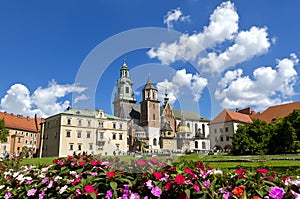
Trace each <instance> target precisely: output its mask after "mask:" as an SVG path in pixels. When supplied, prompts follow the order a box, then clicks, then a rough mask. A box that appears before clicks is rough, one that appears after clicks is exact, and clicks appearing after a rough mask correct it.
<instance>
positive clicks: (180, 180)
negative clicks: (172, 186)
mask: <svg viewBox="0 0 300 199" xmlns="http://www.w3.org/2000/svg"><path fill="white" fill-rule="evenodd" d="M184 181H185V177H184V176H183V175H182V174H178V175H177V176H176V177H175V182H176V183H177V184H182V183H184Z"/></svg>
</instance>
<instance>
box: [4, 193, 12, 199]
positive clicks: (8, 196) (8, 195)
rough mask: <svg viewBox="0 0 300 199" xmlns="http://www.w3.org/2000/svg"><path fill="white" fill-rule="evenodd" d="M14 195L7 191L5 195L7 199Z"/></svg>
mask: <svg viewBox="0 0 300 199" xmlns="http://www.w3.org/2000/svg"><path fill="white" fill-rule="evenodd" d="M11 196H12V193H11V192H7V193H6V194H5V196H4V198H5V199H8V198H10V197H11Z"/></svg>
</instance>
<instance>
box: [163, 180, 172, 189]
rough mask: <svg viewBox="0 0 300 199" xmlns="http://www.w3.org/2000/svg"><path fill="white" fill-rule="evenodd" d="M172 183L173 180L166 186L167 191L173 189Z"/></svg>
mask: <svg viewBox="0 0 300 199" xmlns="http://www.w3.org/2000/svg"><path fill="white" fill-rule="evenodd" d="M172 184H173V181H169V182H167V184H166V186H165V189H166V191H169V190H170V189H172Z"/></svg>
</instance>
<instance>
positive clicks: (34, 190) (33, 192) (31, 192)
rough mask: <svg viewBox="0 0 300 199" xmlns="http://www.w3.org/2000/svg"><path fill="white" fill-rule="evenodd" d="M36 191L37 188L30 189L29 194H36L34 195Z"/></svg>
mask: <svg viewBox="0 0 300 199" xmlns="http://www.w3.org/2000/svg"><path fill="white" fill-rule="evenodd" d="M35 192H36V189H30V190H29V191H28V192H27V196H34V195H35Z"/></svg>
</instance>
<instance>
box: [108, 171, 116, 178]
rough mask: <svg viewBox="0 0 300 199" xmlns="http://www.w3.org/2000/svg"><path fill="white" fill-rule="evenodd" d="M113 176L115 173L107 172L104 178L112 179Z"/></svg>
mask: <svg viewBox="0 0 300 199" xmlns="http://www.w3.org/2000/svg"><path fill="white" fill-rule="evenodd" d="M114 176H115V172H113V171H109V172H107V173H106V177H108V178H112V177H114Z"/></svg>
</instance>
